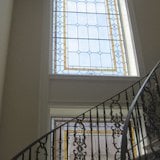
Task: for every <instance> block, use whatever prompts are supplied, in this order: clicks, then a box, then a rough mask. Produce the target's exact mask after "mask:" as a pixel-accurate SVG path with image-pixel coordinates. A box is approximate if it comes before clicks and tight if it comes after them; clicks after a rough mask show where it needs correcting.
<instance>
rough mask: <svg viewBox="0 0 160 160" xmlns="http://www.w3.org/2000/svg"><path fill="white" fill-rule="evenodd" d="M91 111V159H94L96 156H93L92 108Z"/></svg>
mask: <svg viewBox="0 0 160 160" xmlns="http://www.w3.org/2000/svg"><path fill="white" fill-rule="evenodd" d="M89 112H90V118H89V120H90V131H91V160H94V156H93V126H92V110H90V111H89Z"/></svg>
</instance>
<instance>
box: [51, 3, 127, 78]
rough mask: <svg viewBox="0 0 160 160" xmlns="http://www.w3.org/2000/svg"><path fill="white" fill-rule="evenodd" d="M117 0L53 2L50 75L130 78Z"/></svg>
mask: <svg viewBox="0 0 160 160" xmlns="http://www.w3.org/2000/svg"><path fill="white" fill-rule="evenodd" d="M119 6H120V3H119V0H55V1H54V3H53V32H52V33H53V35H52V36H53V41H52V42H53V45H52V47H53V48H52V49H53V54H52V73H53V74H62V75H65V74H69V75H102V76H106V75H116V76H127V75H129V74H130V71H129V65H128V55H127V54H128V53H127V47H126V40H125V35H124V30H123V22H122V16H121V10H120V8H119Z"/></svg>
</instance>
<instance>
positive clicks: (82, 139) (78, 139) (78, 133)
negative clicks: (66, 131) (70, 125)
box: [73, 115, 87, 160]
mask: <svg viewBox="0 0 160 160" xmlns="http://www.w3.org/2000/svg"><path fill="white" fill-rule="evenodd" d="M83 120H84V115H83V117H82V118H77V120H76V122H75V125H74V142H73V146H75V147H76V148H75V149H74V150H73V153H74V160H85V158H86V155H87V152H86V151H85V149H86V147H87V145H86V136H85V125H84V124H83Z"/></svg>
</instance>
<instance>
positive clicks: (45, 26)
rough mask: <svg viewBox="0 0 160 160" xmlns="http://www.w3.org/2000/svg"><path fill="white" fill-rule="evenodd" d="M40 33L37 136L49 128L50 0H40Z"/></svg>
mask: <svg viewBox="0 0 160 160" xmlns="http://www.w3.org/2000/svg"><path fill="white" fill-rule="evenodd" d="M42 3H43V4H42V5H43V14H42V16H43V17H42V35H41V39H42V40H41V59H40V83H39V113H38V114H39V116H38V117H39V118H38V122H39V123H38V136H41V135H42V134H44V133H46V132H47V131H48V129H49V123H48V121H49V108H48V82H49V79H48V67H49V62H48V61H49V34H50V32H49V27H50V3H51V1H50V0H42Z"/></svg>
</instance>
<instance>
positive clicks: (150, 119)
mask: <svg viewBox="0 0 160 160" xmlns="http://www.w3.org/2000/svg"><path fill="white" fill-rule="evenodd" d="M159 70H160V61H159V62H158V63H157V64H156V65H155V67H154V68H153V69H152V70H151V72H150V73H149V75H148V76H147V78H146V79H145V81H144V82H143V84H142V85H141V87H140V89H139V91H138V93H137V94H136V96H135V97H134V99H133V101H132V103H131V105H130V107H129V111H128V115H127V117H126V120H125V122H124V127H123V133H122V142H121V160H126V157H127V154H128V153H127V152H128V138H127V137H128V134H127V133H128V129H129V125H130V121H131V119H132V118H133V113H134V112H135V110H136V109H137V107H139V106H137V103H139V101H141V104H142V106H141V107H142V110H143V118H144V127H145V131H142V130H141V134H142V132H145V134H146V136H145V137H144V138H141V140H140V141H143V149H144V150H145V147H146V145H144V141H145V139H146V138H147V139H148V141H149V142H148V146H150V148H151V151H148V153H147V152H146V151H145V153H143V155H140V153H139V156H138V158H139V159H141V158H142V157H144V158H145V159H146V160H147V159H148V156H147V154H150V153H149V152H152V153H153V154H154V155H152V158H153V157H154V158H153V159H156V158H158V159H160V153H159V152H156V149H155V148H154V146H152V141H153V140H154V139H155V138H157V137H158V139H159V138H160V128H159V127H160V115H158V114H159V113H160V112H159V113H156V112H157V111H160V86H159V79H160V77H159V74H160V73H159V74H158V73H157V72H159ZM146 94H148V95H147V96H146ZM145 96H146V97H147V98H146V99H145ZM157 97H158V100H157ZM147 100H148V102H147ZM157 107H159V109H158V108H157ZM136 121H137V123H141V120H139V119H138V120H136ZM138 129H139V128H138ZM137 145H139V144H137ZM159 146H160V141H159ZM141 150H142V149H141ZM150 159H151V157H150ZM158 159H157V160H158ZM148 160H149V159H148Z"/></svg>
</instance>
